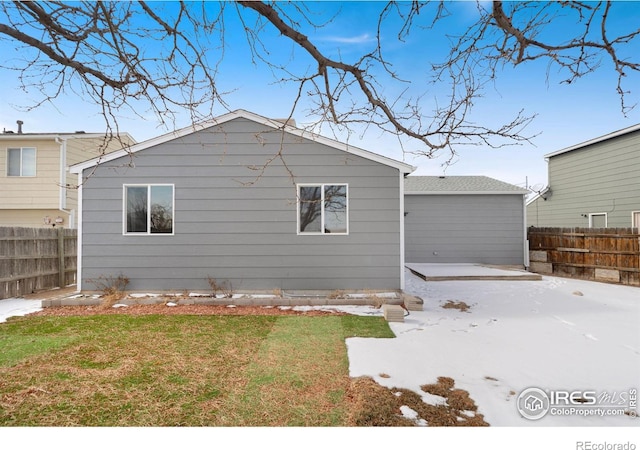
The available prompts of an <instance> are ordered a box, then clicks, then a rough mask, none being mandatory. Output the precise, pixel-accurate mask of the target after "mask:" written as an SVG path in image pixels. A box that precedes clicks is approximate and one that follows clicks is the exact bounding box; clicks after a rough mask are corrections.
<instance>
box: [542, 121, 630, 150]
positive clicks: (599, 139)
mask: <svg viewBox="0 0 640 450" xmlns="http://www.w3.org/2000/svg"><path fill="white" fill-rule="evenodd" d="M638 130H640V124H637V125H633V126H631V127H628V128H623V129H622V130H618V131H614V132H612V133H609V134H605V135H604V136H600V137H597V138H594V139H591V140H588V141H585V142H582V143H580V144H576V145H572V146H571V147H566V148H563V149H562V150H558V151H555V152H552V153H548V154H546V155H544V157H545V158H551V157H552V156H558V155H561V154H563V153H567V152H570V151H572V150H577V149H579V148H582V147H587V146H589V145H592V144H597V143H598V142H602V141H606V140H609V139H613V138H615V137H618V136H622V135H625V134H628V133H633V132H634V131H638Z"/></svg>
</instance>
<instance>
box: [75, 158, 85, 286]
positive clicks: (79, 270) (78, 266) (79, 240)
mask: <svg viewBox="0 0 640 450" xmlns="http://www.w3.org/2000/svg"><path fill="white" fill-rule="evenodd" d="M83 172H84V170H81V171H80V172H78V233H77V236H78V237H77V242H76V247H77V249H76V254H77V257H76V258H77V262H76V287H77V288H78V291H79V292H82V187H83V186H84V183H83V182H82V174H83Z"/></svg>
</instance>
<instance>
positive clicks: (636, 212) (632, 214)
mask: <svg viewBox="0 0 640 450" xmlns="http://www.w3.org/2000/svg"><path fill="white" fill-rule="evenodd" d="M636 214H640V211H631V227H632V228H636V227H634V226H633V225H634V223H633V219H635V215H636ZM637 228H639V229H640V223H639V224H638V227H637Z"/></svg>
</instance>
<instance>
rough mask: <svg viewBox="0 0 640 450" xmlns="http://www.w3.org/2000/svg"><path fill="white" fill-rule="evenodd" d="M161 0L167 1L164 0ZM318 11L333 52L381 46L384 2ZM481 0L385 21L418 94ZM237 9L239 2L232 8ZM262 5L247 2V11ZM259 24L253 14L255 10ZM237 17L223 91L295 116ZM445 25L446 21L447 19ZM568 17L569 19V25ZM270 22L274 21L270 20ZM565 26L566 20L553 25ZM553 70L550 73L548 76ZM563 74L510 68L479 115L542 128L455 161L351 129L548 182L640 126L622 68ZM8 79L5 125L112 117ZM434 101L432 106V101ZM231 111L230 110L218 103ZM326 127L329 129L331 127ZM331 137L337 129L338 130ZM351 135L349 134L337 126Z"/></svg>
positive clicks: (2, 48) (633, 81) (272, 47)
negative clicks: (555, 158) (563, 158)
mask: <svg viewBox="0 0 640 450" xmlns="http://www.w3.org/2000/svg"><path fill="white" fill-rule="evenodd" d="M156 5H159V4H158V3H156ZM307 6H308V8H309V10H311V11H314V12H317V13H318V15H317V16H315V17H317V18H318V22H323V20H325V18H327V17H330V16H333V15H335V17H334V19H333V20H332V21H331V22H329V23H327V24H326V25H325V26H323V27H321V28H318V29H316V30H312V29H311V28H307V31H308V32H309V33H310V39H311V40H312V42H314V43H315V44H316V45H317V46H318V48H319V49H320V50H322V51H325V52H328V53H329V55H334V56H335V55H337V54H338V53H339V54H340V55H341V56H342V57H343V58H345V59H346V60H347V61H349V59H350V58H355V57H357V55H359V54H361V53H362V52H364V51H367V50H371V48H372V46H373V45H375V42H374V37H375V33H376V24H377V23H376V18H377V15H378V12H379V11H380V9H381V8H382V7H383V6H384V3H382V2H355V1H354V2H320V3H309V4H307ZM616 7H617V8H620V9H622V10H623V11H622V13H621V14H619V16H618V19H617V22H616V23H615V24H614V25H615V26H619V27H625V26H627V25H628V24H629V23H630V24H631V25H632V26H633V25H634V24H636V26H637V23H638V18H640V3H636V2H617V3H616ZM475 8H476V6H475V3H474V2H458V3H456V4H455V5H453V7H452V10H453V11H454V15H453V16H452V17H451V18H450V19H448V21H447V22H446V23H443V27H440V28H436V29H435V30H432V31H431V32H426V31H422V30H418V29H416V30H415V31H416V33H415V34H413V33H412V34H411V35H410V36H409V37H408V38H407V39H406V40H404V41H399V40H398V39H396V34H397V32H398V30H399V28H398V27H399V23H400V22H399V21H398V20H397V19H392V20H390V22H389V23H388V25H389V27H388V28H385V32H384V34H383V44H384V49H385V52H386V53H385V54H386V56H387V58H388V59H389V60H390V61H391V62H392V63H393V64H394V70H397V71H398V72H399V73H400V74H401V76H402V77H403V78H406V79H410V80H412V83H411V85H409V93H411V94H414V95H417V94H418V93H420V92H422V91H423V90H424V86H425V85H426V84H425V83H424V80H426V79H427V77H428V75H429V70H428V69H429V62H432V61H438V60H440V59H441V58H442V57H443V55H444V53H443V51H444V50H445V48H446V44H447V40H446V38H445V36H444V34H445V32H448V33H455V32H461V31H462V30H464V28H465V27H466V26H468V25H469V24H470V23H471V22H472V21H473V19H474V18H475V15H476V14H477V12H476V11H475ZM231 12H233V11H231ZM251 16H253V14H252V13H251V12H250V11H247V14H246V16H245V17H251ZM247 23H248V24H253V23H254V19H249V20H248V22H247ZM237 25H238V21H237V19H236V18H235V17H234V14H229V18H228V20H227V23H226V27H227V30H228V31H230V32H229V33H228V34H227V37H226V39H227V42H226V45H227V48H226V52H225V55H226V56H225V59H224V60H223V62H222V65H221V66H220V76H219V78H218V82H219V86H220V90H222V91H229V92H230V93H229V94H228V95H227V96H226V97H225V100H226V102H227V103H228V105H229V107H230V108H231V109H232V110H233V109H239V108H242V109H247V110H250V111H253V112H255V113H258V114H261V115H264V116H267V117H274V118H276V117H283V116H286V115H288V113H289V111H290V108H291V103H292V100H293V98H294V96H295V93H296V86H294V85H287V84H282V83H278V82H277V81H276V77H277V76H278V74H276V76H274V74H273V73H272V72H271V71H270V70H268V68H266V67H265V66H264V65H263V64H260V63H257V64H252V63H251V62H250V60H249V51H248V48H247V45H246V38H245V37H244V36H243V35H242V33H238V32H237V29H235V32H233V30H234V27H235V26H237ZM445 25H446V29H445V28H444V26H445ZM562 26H567V25H565V24H563V25H562ZM268 27H270V25H268ZM553 30H554V31H553V32H557V29H553ZM264 36H265V37H264V42H265V44H266V46H267V47H268V48H269V51H270V52H271V55H272V56H273V58H275V59H276V60H278V61H282V62H284V63H286V64H287V67H288V68H289V69H290V70H307V69H308V70H312V69H313V67H314V63H313V62H312V61H311V60H310V59H309V58H308V57H306V55H304V53H303V52H302V51H301V50H300V49H297V48H295V47H294V46H293V45H292V44H290V43H289V42H288V41H287V40H286V39H285V38H283V37H280V36H278V33H276V32H275V31H268V32H267V33H266V34H265V35H264ZM633 45H634V47H631V46H630V47H629V50H628V54H629V55H634V54H636V55H637V54H640V46H639V45H638V43H636V44H633ZM10 46H11V44H10V43H9V42H7V41H0V54H1V53H8V52H9V51H10V50H12V49H11V48H10ZM547 75H548V78H547ZM560 79H561V77H560V75H559V74H557V73H556V72H555V71H554V70H553V69H551V70H549V67H548V65H547V64H546V63H535V64H527V65H523V66H521V67H517V68H515V69H505V70H504V71H503V72H502V73H500V74H499V77H498V79H497V82H496V83H495V85H494V86H493V87H491V88H490V89H488V90H487V91H486V92H485V95H484V97H483V98H482V99H481V100H480V101H479V102H477V105H476V107H477V109H476V111H475V113H474V114H475V119H476V121H477V122H479V123H483V121H484V122H486V123H493V122H494V121H501V120H502V121H506V120H508V119H509V118H510V117H512V116H513V114H515V113H517V112H518V111H519V110H521V109H524V110H525V113H527V114H536V115H537V117H536V119H535V120H534V121H533V123H532V124H531V125H530V126H529V128H528V129H527V132H528V133H529V134H531V135H534V134H539V136H537V137H536V138H535V139H534V140H533V143H532V144H524V145H518V146H508V147H504V148H501V149H491V148H486V147H468V148H458V156H457V157H456V158H455V159H454V161H453V164H451V165H448V166H446V165H443V164H444V163H445V162H446V161H447V160H448V159H449V155H448V153H443V154H442V155H441V156H440V157H439V158H434V159H427V158H425V157H421V158H414V157H412V156H411V155H408V154H404V153H403V151H402V149H401V147H400V145H399V143H398V141H397V139H396V138H393V137H391V136H387V135H384V134H381V133H380V132H379V131H378V130H376V129H371V128H370V129H367V130H366V131H363V130H356V133H354V134H352V135H351V136H350V137H349V141H350V143H351V144H353V145H357V146H359V147H362V148H364V149H367V150H369V151H373V152H376V153H380V154H383V155H385V156H389V157H392V158H395V159H399V160H404V161H406V162H408V163H410V164H413V165H414V166H417V168H418V169H417V170H416V172H415V174H417V175H442V174H446V175H487V176H491V177H494V178H497V179H500V180H503V181H506V182H510V183H513V184H517V185H520V186H524V185H525V183H528V185H529V186H534V185H542V184H545V183H546V182H547V167H546V162H545V161H544V155H545V154H547V153H550V152H553V151H556V150H559V149H562V148H564V147H567V146H570V145H573V144H576V143H579V142H583V141H586V140H588V139H591V138H594V137H597V136H600V135H603V134H606V133H609V132H612V131H615V130H618V129H621V128H625V127H629V126H632V125H635V124H637V123H639V122H640V107H638V108H636V109H634V110H633V111H632V112H630V113H629V114H628V115H627V117H625V116H623V115H622V113H621V111H620V98H619V97H618V95H617V93H616V78H615V74H614V72H613V71H612V70H611V68H610V67H609V66H608V65H607V64H606V63H605V64H603V66H602V68H601V69H600V70H599V71H598V72H596V73H595V74H592V75H589V76H587V77H585V78H582V79H580V80H578V81H577V82H575V83H572V84H571V85H564V84H559V81H560ZM380 80H381V84H382V86H383V88H384V89H385V93H388V94H390V95H391V94H393V93H394V92H400V90H401V89H405V88H406V87H407V86H406V85H403V84H397V83H396V84H393V83H390V82H388V80H386V79H384V78H381V79H380ZM639 81H640V76H638V75H637V74H630V76H628V80H627V81H626V87H627V88H628V89H633V88H634V87H635V86H638V85H640V84H639V83H638V82H639ZM0 83H2V85H3V87H4V89H3V95H2V97H1V98H0V129H3V128H6V129H10V130H15V129H16V120H18V119H20V120H23V121H24V123H25V124H24V131H25V132H57V131H60V132H65V131H66V132H69V131H75V130H85V131H87V132H91V131H98V132H99V131H103V130H104V124H103V122H102V119H101V117H100V116H99V111H98V109H97V108H96V107H95V106H94V105H92V104H90V103H87V102H86V101H83V99H82V98H80V97H77V96H73V95H67V96H65V97H60V98H58V99H56V100H55V101H54V103H53V104H52V105H50V104H47V105H44V106H42V107H40V108H38V109H36V110H33V111H24V110H23V109H22V108H20V106H25V105H28V104H29V102H30V101H34V100H36V99H37V97H36V96H35V93H24V92H22V91H20V90H19V89H18V85H17V81H16V79H15V73H13V72H11V71H7V70H1V69H0ZM639 94H640V92H638V91H632V92H631V94H629V96H628V101H629V103H636V102H638V101H639V100H640V95H639ZM442 95H444V93H443V92H434V91H431V92H429V93H428V95H427V97H435V96H442ZM427 105H429V104H428V103H427ZM306 109H307V108H306V99H303V102H302V103H301V105H300V107H299V109H298V110H297V111H296V113H295V115H294V117H295V119H296V120H297V122H298V123H300V124H305V123H310V122H312V121H313V118H312V117H306V116H305V114H306ZM215 112H216V114H217V113H224V112H225V111H224V110H223V109H216V110H215ZM141 115H142V116H144V117H147V120H142V119H140V118H139V117H135V116H134V115H133V114H132V113H131V112H123V115H122V117H120V118H119V123H120V128H121V130H124V131H127V132H129V133H130V134H131V135H132V136H134V137H135V138H136V139H137V140H138V141H142V140H145V139H149V138H152V137H154V136H157V135H159V134H163V133H165V132H167V131H170V130H168V129H167V128H164V127H162V126H160V125H159V123H158V121H157V120H155V119H154V117H153V116H152V115H149V114H145V113H144V111H142V112H141ZM187 124H188V117H187V115H184V116H181V117H179V118H178V121H177V123H176V126H178V127H182V126H186V125H187ZM323 134H328V133H327V132H326V130H325V129H323ZM330 137H333V136H331V135H330ZM337 137H339V138H341V139H346V135H345V134H338V136H337ZM414 148H418V147H417V145H416V144H415V143H411V142H406V143H405V149H407V150H412V149H414Z"/></svg>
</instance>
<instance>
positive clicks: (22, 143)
mask: <svg viewBox="0 0 640 450" xmlns="http://www.w3.org/2000/svg"><path fill="white" fill-rule="evenodd" d="M56 137H57V138H58V142H56ZM3 138H5V139H3ZM0 140H2V141H3V142H2V143H0V225H6V226H23V227H43V226H50V225H46V224H45V223H44V218H45V217H46V216H48V217H50V218H51V219H52V220H54V219H55V218H57V217H61V218H62V219H63V220H64V222H63V223H62V226H64V227H71V228H75V227H76V225H77V224H76V217H77V214H75V212H76V211H77V208H78V194H77V189H76V188H75V186H74V184H75V182H76V180H77V178H76V177H73V178H70V176H69V174H68V173H67V172H66V170H67V166H69V165H72V164H76V163H79V162H81V161H85V160H87V159H89V158H93V157H95V156H98V155H99V152H98V149H99V148H100V146H101V145H102V144H103V143H104V138H102V137H99V138H96V137H91V136H84V135H83V134H64V133H62V134H60V135H47V136H46V137H42V136H40V137H30V136H29V135H24V136H22V135H16V134H11V135H0ZM122 142H123V143H132V142H133V139H132V138H131V137H130V136H129V135H127V134H123V136H122ZM20 147H23V148H24V147H32V148H35V149H36V176H33V177H10V176H7V149H9V148H20ZM121 147H122V144H121V142H120V141H118V140H115V139H113V140H111V141H110V142H109V143H108V145H106V146H105V149H104V152H105V153H109V152H112V151H114V150H116V149H119V148H121ZM65 150H66V160H65V161H64V162H62V161H61V160H60V157H61V154H62V153H64V152H65ZM67 184H69V185H71V186H72V187H71V188H69V189H67V188H65V187H64V186H65V185H67Z"/></svg>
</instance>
